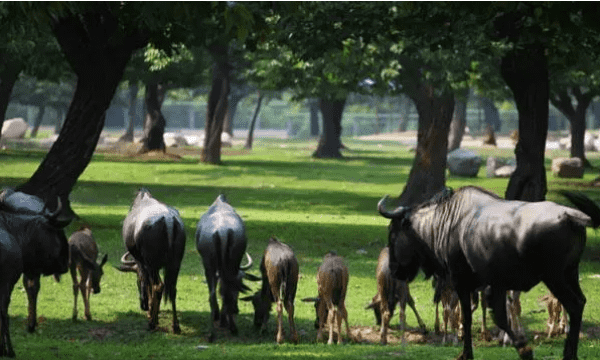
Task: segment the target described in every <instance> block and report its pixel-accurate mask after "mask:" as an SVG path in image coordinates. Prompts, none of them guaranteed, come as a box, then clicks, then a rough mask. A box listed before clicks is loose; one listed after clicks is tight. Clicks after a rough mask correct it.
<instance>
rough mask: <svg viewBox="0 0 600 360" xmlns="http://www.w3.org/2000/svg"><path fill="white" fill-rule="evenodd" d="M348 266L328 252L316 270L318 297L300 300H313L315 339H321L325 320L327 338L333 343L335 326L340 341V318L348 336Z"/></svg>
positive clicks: (341, 259)
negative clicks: (327, 328) (327, 329)
mask: <svg viewBox="0 0 600 360" xmlns="http://www.w3.org/2000/svg"><path fill="white" fill-rule="evenodd" d="M348 280H349V275H348V267H347V266H346V264H345V263H344V259H343V258H342V257H341V256H338V255H337V254H336V253H335V252H329V253H327V254H326V255H325V257H324V258H323V263H322V264H321V266H319V269H318V270H317V289H318V297H316V298H304V299H302V301H305V302H314V303H315V311H316V319H315V328H317V341H321V340H323V328H324V327H325V322H327V325H328V326H329V340H328V341H327V344H329V345H331V344H333V328H334V325H335V326H337V334H338V338H337V340H338V341H337V342H338V344H341V343H342V320H344V322H345V324H346V333H347V334H348V337H350V328H349V326H348V312H347V311H346V292H347V290H348Z"/></svg>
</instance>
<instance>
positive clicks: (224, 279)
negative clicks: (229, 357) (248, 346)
mask: <svg viewBox="0 0 600 360" xmlns="http://www.w3.org/2000/svg"><path fill="white" fill-rule="evenodd" d="M247 242H248V241H247V238H246V227H245V225H244V222H243V221H242V218H241V217H240V216H239V215H238V214H237V213H236V212H235V210H234V209H233V207H232V206H231V205H229V204H228V203H227V199H226V198H225V195H222V194H221V195H219V196H217V199H216V200H215V201H214V202H213V203H212V205H211V206H210V207H209V208H208V211H207V212H206V213H204V214H203V215H202V216H201V217H200V221H198V225H197V227H196V248H197V249H198V252H199V253H200V256H201V257H202V264H203V265H204V275H205V276H206V282H207V284H208V292H209V302H210V312H211V319H212V321H211V324H212V325H211V333H210V337H209V341H210V342H212V341H214V340H215V337H216V334H215V328H214V322H215V321H219V320H220V326H221V327H229V330H230V331H231V333H232V334H234V335H237V333H238V329H237V326H236V325H235V315H236V314H237V313H239V309H238V304H237V301H238V295H239V293H240V291H241V292H246V291H248V290H250V288H248V287H247V286H246V285H244V283H243V279H244V278H245V277H246V278H249V279H251V280H260V279H259V278H257V277H251V276H250V274H246V273H245V271H246V270H248V269H250V267H251V266H252V258H251V257H250V255H249V254H248V253H246V245H247ZM244 254H246V256H247V258H248V264H247V265H245V266H240V264H241V262H242V258H243V257H244ZM217 284H220V293H221V299H222V308H221V313H220V314H219V304H218V303H217Z"/></svg>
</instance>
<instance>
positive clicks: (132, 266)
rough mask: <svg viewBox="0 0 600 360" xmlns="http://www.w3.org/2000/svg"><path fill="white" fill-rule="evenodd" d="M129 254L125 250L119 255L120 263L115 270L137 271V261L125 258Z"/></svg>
mask: <svg viewBox="0 0 600 360" xmlns="http://www.w3.org/2000/svg"><path fill="white" fill-rule="evenodd" d="M129 256H131V253H129V251H128V252H126V253H125V254H123V256H122V257H121V265H120V266H119V267H115V268H116V269H117V270H119V271H123V272H126V271H135V272H137V270H138V266H137V263H136V262H135V260H128V259H127V258H128V257H129Z"/></svg>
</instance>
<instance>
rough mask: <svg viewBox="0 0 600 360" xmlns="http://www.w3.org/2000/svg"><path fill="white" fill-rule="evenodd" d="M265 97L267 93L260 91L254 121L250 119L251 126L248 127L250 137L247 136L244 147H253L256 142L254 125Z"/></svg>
mask: <svg viewBox="0 0 600 360" xmlns="http://www.w3.org/2000/svg"><path fill="white" fill-rule="evenodd" d="M264 97H265V95H264V94H263V93H261V92H260V91H259V92H258V100H257V101H256V107H255V108H254V114H253V115H252V121H250V126H249V127H248V137H247V138H246V145H244V148H246V149H252V143H253V142H254V126H255V125H256V120H257V119H258V114H259V113H260V107H261V105H262V101H263V98H264Z"/></svg>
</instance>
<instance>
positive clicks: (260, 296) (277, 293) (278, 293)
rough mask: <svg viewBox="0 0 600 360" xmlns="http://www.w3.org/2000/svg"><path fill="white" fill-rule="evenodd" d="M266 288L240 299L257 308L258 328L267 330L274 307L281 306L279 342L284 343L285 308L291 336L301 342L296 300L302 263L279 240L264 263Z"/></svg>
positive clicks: (272, 242) (273, 242)
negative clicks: (273, 304) (295, 313)
mask: <svg viewBox="0 0 600 360" xmlns="http://www.w3.org/2000/svg"><path fill="white" fill-rule="evenodd" d="M260 272H261V275H262V288H261V290H260V291H257V292H256V293H255V294H254V295H251V296H246V297H243V298H240V300H243V301H252V305H254V326H255V327H256V328H258V329H261V330H264V328H265V327H266V325H267V321H268V320H269V313H270V312H271V304H272V303H273V302H275V303H276V304H277V337H276V340H277V343H278V344H281V343H282V342H283V307H284V306H285V310H286V311H287V313H288V320H289V325H290V335H291V338H292V341H293V342H294V343H297V342H298V333H297V332H296V325H295V324H294V298H295V297H296V289H297V287H298V260H297V259H296V255H294V250H292V248H291V247H289V246H288V245H286V244H284V243H282V242H280V241H279V240H277V239H275V238H270V239H269V244H268V245H267V248H266V249H265V253H264V255H263V258H262V261H261V263H260Z"/></svg>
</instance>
